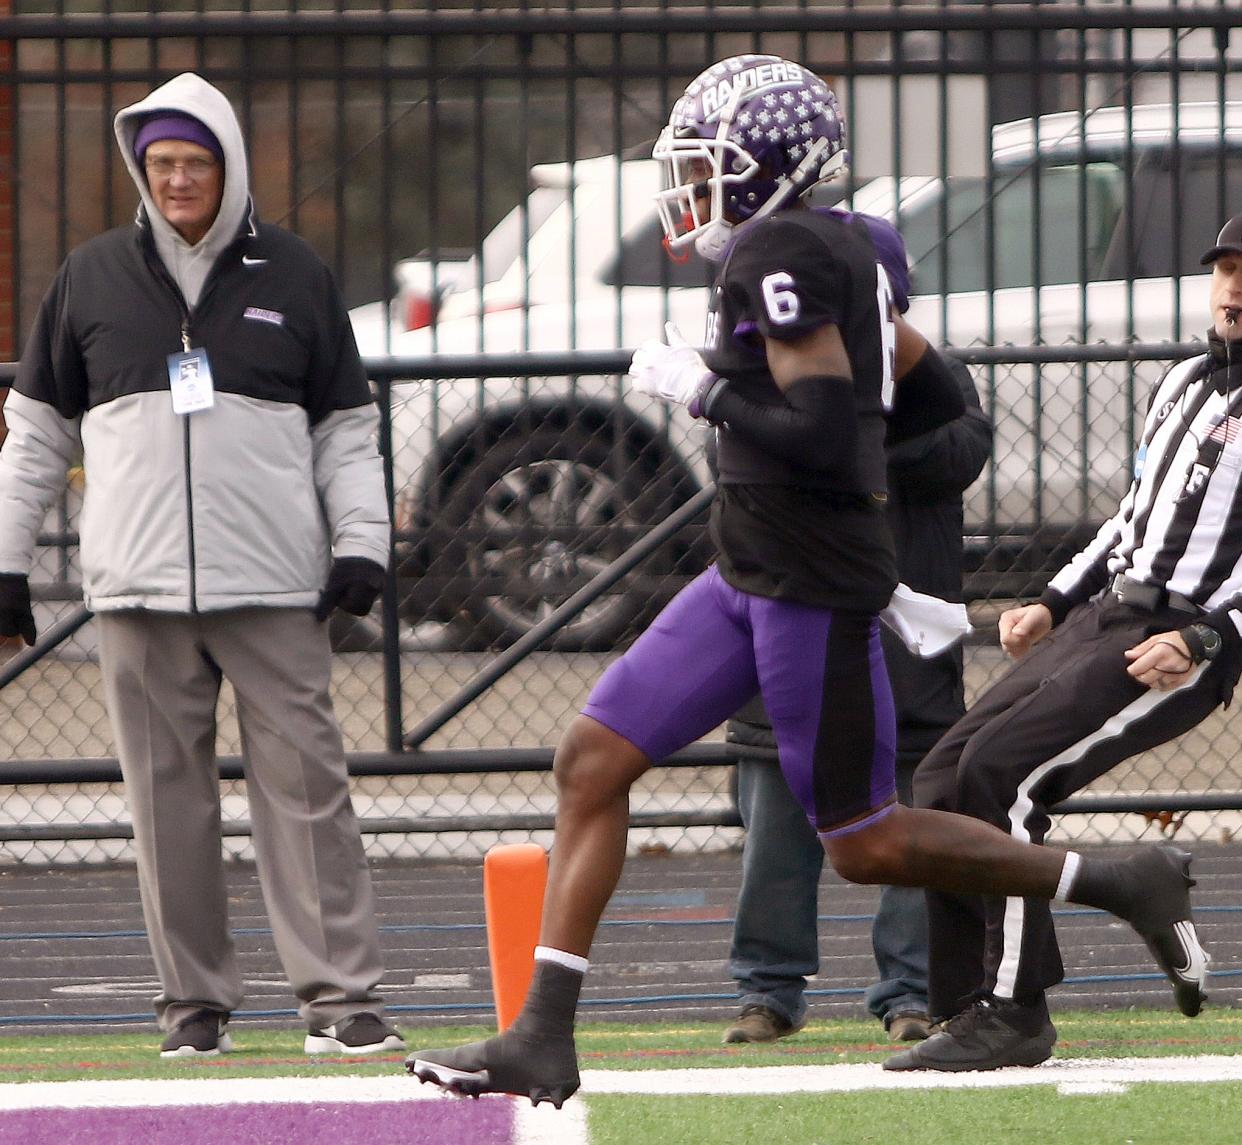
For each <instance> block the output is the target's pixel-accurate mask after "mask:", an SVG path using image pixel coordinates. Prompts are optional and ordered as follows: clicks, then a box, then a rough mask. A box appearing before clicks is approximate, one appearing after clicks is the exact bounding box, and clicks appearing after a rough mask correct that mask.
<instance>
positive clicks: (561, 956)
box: [535, 946, 590, 974]
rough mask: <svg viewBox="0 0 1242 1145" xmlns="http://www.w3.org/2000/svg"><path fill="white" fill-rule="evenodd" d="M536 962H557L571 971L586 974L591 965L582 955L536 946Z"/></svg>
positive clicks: (550, 947)
mask: <svg viewBox="0 0 1242 1145" xmlns="http://www.w3.org/2000/svg"><path fill="white" fill-rule="evenodd" d="M535 961H536V962H555V963H557V964H558V965H560V966H564V967H566V968H567V969H569V970H576V971H578V973H579V974H585V973H586V972H587V967H588V966H590V963H589V962H588V961H587V960H586V959H585V958H583V957H582V955H581V954H570V953H569V951H568V950H557V949H556V947H554V946H536V947H535Z"/></svg>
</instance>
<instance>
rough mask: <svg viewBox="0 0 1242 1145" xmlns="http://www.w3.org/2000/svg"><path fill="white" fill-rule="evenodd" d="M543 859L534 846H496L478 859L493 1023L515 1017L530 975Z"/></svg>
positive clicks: (505, 1022) (545, 869)
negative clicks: (480, 872) (492, 1001)
mask: <svg viewBox="0 0 1242 1145" xmlns="http://www.w3.org/2000/svg"><path fill="white" fill-rule="evenodd" d="M547 881H548V855H547V852H546V851H545V850H544V849H543V848H542V847H541V846H540V845H539V844H538V843H500V844H498V845H497V846H495V847H493V848H492V849H491V850H490V851H488V852H487V854H486V855H484V856H483V910H484V914H485V916H486V919H487V955H488V959H489V961H490V962H491V966H492V997H493V998H494V999H495V1001H496V1024H497V1026H498V1027H499V1028H500V1029H501V1030H506V1029H508V1028H509V1026H510V1024H511V1023H512V1022H513V1019H514V1018H516V1017H517V1016H518V1011H519V1010H521V1008H522V1003H523V1002H524V1001H525V1000H526V992H527V991H528V990H529V989H530V980H531V976H532V975H533V974H534V972H535V946H536V945H537V944H538V942H539V919H540V916H541V915H542V914H543V888H544V886H545V884H546V883H547Z"/></svg>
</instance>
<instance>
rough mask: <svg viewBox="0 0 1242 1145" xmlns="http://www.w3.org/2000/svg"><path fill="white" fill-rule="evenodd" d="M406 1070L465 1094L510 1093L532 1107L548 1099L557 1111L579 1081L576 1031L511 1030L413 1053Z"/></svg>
mask: <svg viewBox="0 0 1242 1145" xmlns="http://www.w3.org/2000/svg"><path fill="white" fill-rule="evenodd" d="M405 1068H406V1069H407V1070H408V1071H409V1072H410V1073H412V1074H413V1075H414V1076H415V1077H416V1078H418V1080H419V1081H433V1082H435V1083H436V1085H438V1086H440V1088H441V1089H446V1090H448V1091H449V1092H450V1093H456V1094H460V1095H462V1096H464V1097H478V1096H479V1094H481V1093H512V1094H515V1095H516V1096H518V1097H529V1098H530V1103H531V1105H538V1104H539V1103H540V1102H541V1101H550V1102H551V1103H552V1104H553V1105H554V1106H556V1108H557V1109H560V1107H561V1105H562V1104H563V1103H564V1101H565V1099H566V1098H567V1097H570V1096H572V1095H573V1094H574V1093H576V1092H577V1089H578V1085H579V1077H578V1054H577V1051H576V1050H575V1049H574V1039H573V1035H572V1034H563V1035H554V1034H522V1033H518V1032H516V1031H515V1030H507V1031H506V1032H505V1033H503V1034H500V1035H499V1036H498V1037H495V1038H488V1039H487V1041H485V1042H472V1043H470V1044H469V1045H466V1046H458V1047H457V1048H456V1049H451V1050H428V1051H426V1052H425V1053H419V1054H411V1055H410V1056H409V1057H408V1058H406V1059H405Z"/></svg>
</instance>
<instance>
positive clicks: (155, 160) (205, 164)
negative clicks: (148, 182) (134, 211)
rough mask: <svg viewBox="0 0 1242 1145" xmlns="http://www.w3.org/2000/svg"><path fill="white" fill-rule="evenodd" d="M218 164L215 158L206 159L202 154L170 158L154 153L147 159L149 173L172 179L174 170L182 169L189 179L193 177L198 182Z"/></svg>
mask: <svg viewBox="0 0 1242 1145" xmlns="http://www.w3.org/2000/svg"><path fill="white" fill-rule="evenodd" d="M218 165H219V164H217V163H216V161H215V160H214V159H204V158H203V157H202V156H200V155H196V156H194V157H193V158H191V159H169V158H168V157H167V156H166V155H152V156H151V157H150V158H149V159H147V160H146V168H147V173H148V174H149V175H158V176H159V177H160V178H161V179H170V178H171V177H172V173H173V172H174V171H180V172H181V173H182V174H183V175H184V176H185V177H186V178H187V179H193V180H194V181H195V182H196V183H197V182H198V181H199V180H201V179H206V178H207V176H208V175H210V174H211V173H212V172H213V171H214V170H215V169H216V167H217V166H218Z"/></svg>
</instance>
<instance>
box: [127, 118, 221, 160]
mask: <svg viewBox="0 0 1242 1145" xmlns="http://www.w3.org/2000/svg"><path fill="white" fill-rule="evenodd" d="M161 139H181V140H184V141H185V142H186V143H197V144H198V145H199V146H200V147H206V148H207V150H208V151H210V152H211V153H212V154H213V155H214V156H215V157H216V158H217V159H220V160H223V159H224V149H223V148H222V147H221V146H220V141H219V140H218V139H217V138H216V137H215V135H213V134H212V132H211V130H210V128H208V126H207V125H206V124H205V123H203V121H202V120H200V119H195V118H194V116H192V115H185V114H184V113H182V112H179V111H163V112H156V113H155V114H154V115H152V116H151V117H150V118H149V119H147V120H146V122H145V123H143V125H142V126H141V127H140V128H138V134H137V135H135V136H134V158H135V159H137V160H138V162H139V163H141V162H142V161H143V158H144V156H145V155H146V153H147V148H148V147H150V146H151V144H152V143H157V142H158V141H159V140H161Z"/></svg>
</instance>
